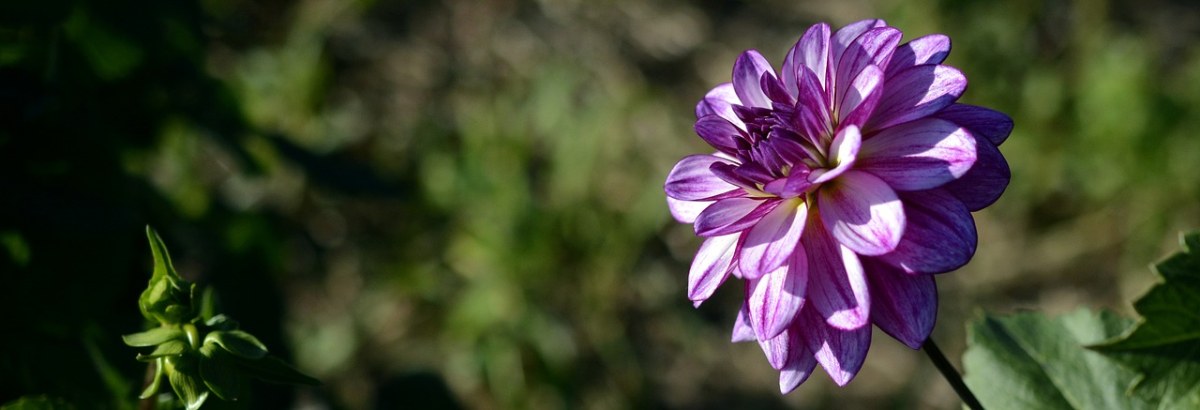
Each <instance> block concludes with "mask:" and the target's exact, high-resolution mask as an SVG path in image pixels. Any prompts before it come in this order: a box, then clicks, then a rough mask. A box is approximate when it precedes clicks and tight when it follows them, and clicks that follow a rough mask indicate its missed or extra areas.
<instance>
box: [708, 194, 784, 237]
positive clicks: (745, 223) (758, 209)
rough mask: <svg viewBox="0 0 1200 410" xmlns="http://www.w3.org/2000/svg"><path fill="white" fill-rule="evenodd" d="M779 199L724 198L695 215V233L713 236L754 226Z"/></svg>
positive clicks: (773, 207)
mask: <svg viewBox="0 0 1200 410" xmlns="http://www.w3.org/2000/svg"><path fill="white" fill-rule="evenodd" d="M776 205H779V201H770V200H763V199H756V198H726V199H722V200H719V201H717V202H716V203H713V204H712V205H709V206H708V208H705V209H704V212H701V213H700V215H698V216H696V224H695V225H694V226H695V229H696V235H699V236H703V237H706V238H707V237H713V236H720V235H728V234H731V233H734V232H741V231H744V230H746V229H747V228H750V227H751V226H754V224H755V223H758V221H759V220H760V219H762V217H763V216H764V215H766V214H767V213H768V212H771V210H773V209H775V206H776Z"/></svg>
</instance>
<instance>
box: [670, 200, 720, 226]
mask: <svg viewBox="0 0 1200 410" xmlns="http://www.w3.org/2000/svg"><path fill="white" fill-rule="evenodd" d="M713 202H714V201H681V200H678V199H675V198H671V197H667V208H669V209H670V210H671V216H672V217H675V220H676V221H679V222H682V223H685V224H690V223H693V222H696V217H697V216H699V215H700V213H701V212H704V208H708V206H709V205H712V203H713Z"/></svg>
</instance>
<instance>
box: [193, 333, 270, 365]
mask: <svg viewBox="0 0 1200 410" xmlns="http://www.w3.org/2000/svg"><path fill="white" fill-rule="evenodd" d="M210 343H215V344H217V345H220V346H221V347H222V348H224V349H225V350H226V351H228V352H229V353H233V354H235V355H238V356H241V357H244V358H247V359H261V358H262V357H263V356H266V355H267V346H265V345H263V344H262V342H260V341H258V338H256V337H254V335H251V334H249V333H246V332H243V331H241V330H228V331H216V332H209V334H208V335H205V336H204V344H205V345H208V344H210Z"/></svg>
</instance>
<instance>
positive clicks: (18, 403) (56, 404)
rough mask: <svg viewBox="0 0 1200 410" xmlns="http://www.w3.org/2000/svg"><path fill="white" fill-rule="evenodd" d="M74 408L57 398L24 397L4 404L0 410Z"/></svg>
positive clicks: (63, 409) (61, 409) (59, 409)
mask: <svg viewBox="0 0 1200 410" xmlns="http://www.w3.org/2000/svg"><path fill="white" fill-rule="evenodd" d="M74 409H75V406H74V405H72V404H71V403H69V402H67V401H66V400H63V399H61V398H57V397H46V396H25V397H21V398H19V399H16V400H13V401H10V402H8V403H4V405H2V406H0V410H74Z"/></svg>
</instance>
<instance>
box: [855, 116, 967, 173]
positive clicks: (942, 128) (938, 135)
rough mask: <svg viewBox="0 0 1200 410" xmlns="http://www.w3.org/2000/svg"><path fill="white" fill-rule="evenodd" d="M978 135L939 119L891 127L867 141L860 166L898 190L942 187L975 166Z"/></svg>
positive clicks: (859, 162)
mask: <svg viewBox="0 0 1200 410" xmlns="http://www.w3.org/2000/svg"><path fill="white" fill-rule="evenodd" d="M975 145H976V144H975V138H974V137H972V136H971V134H970V133H969V132H967V130H966V129H963V128H962V127H959V126H958V125H956V124H954V123H952V122H949V121H946V120H940V119H937V118H926V119H922V120H918V121H913V122H909V123H905V124H903V125H899V126H895V127H891V128H887V129H885V130H883V131H880V132H879V133H878V134H875V135H874V136H872V137H871V138H869V139H867V140H866V141H863V144H862V150H861V151H859V153H858V162H857V164H858V165H857V166H856V167H855V168H856V169H860V170H863V171H867V172H870V173H871V174H873V175H875V176H877V177H879V178H880V179H882V180H884V181H885V182H887V183H888V185H890V186H891V187H892V188H893V189H895V190H898V191H916V190H923V189H930V188H935V187H939V186H942V185H944V184H946V183H947V182H950V181H953V180H955V179H957V178H959V177H961V176H963V175H964V174H966V173H967V171H968V170H970V169H971V165H973V164H974V163H975V155H976V154H975Z"/></svg>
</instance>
